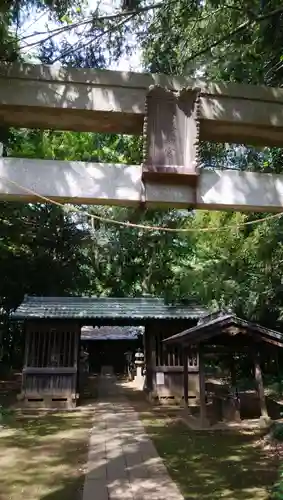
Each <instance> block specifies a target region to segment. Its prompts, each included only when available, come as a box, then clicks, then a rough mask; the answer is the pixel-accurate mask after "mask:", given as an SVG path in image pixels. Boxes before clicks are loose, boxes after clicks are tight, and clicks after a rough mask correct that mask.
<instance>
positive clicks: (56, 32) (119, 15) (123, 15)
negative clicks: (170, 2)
mask: <svg viewBox="0 0 283 500" xmlns="http://www.w3.org/2000/svg"><path fill="white" fill-rule="evenodd" d="M162 5H163V2H158V3H156V4H155V5H147V6H146V7H141V8H139V9H136V10H132V11H127V12H118V13H117V14H108V15H105V16H91V17H89V18H88V19H85V20H82V21H78V22H76V23H72V24H68V25H67V26H62V27H61V28H55V29H53V30H50V31H41V32H35V33H32V34H31V35H26V36H25V37H22V38H20V39H19V40H18V41H19V42H22V41H23V40H27V39H28V38H33V37H34V36H40V35H46V34H47V33H48V36H47V37H46V38H44V39H43V40H40V41H36V42H32V43H30V44H27V45H25V48H28V47H34V46H36V45H38V44H39V43H45V42H48V40H50V39H51V38H52V37H53V36H57V35H60V34H61V33H64V32H66V31H71V30H73V29H75V28H79V27H82V26H84V25H86V24H92V25H93V27H94V26H95V23H97V22H98V23H100V22H103V21H113V20H115V19H117V20H118V19H120V18H126V17H128V16H132V17H135V16H137V15H139V14H143V13H144V12H148V11H150V10H153V9H160V7H162Z"/></svg>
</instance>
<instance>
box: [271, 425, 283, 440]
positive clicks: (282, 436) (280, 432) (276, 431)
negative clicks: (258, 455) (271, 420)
mask: <svg viewBox="0 0 283 500" xmlns="http://www.w3.org/2000/svg"><path fill="white" fill-rule="evenodd" d="M271 436H272V438H273V439H276V441H283V423H282V422H276V423H275V424H274V425H273V426H272V429H271Z"/></svg>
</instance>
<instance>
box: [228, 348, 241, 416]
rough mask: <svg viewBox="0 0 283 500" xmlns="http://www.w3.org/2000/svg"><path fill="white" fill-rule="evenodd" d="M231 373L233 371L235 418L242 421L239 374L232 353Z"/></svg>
mask: <svg viewBox="0 0 283 500" xmlns="http://www.w3.org/2000/svg"><path fill="white" fill-rule="evenodd" d="M230 373H231V384H232V388H233V399H234V401H233V403H234V418H235V420H236V422H240V421H241V413H240V401H239V397H238V389H237V374H236V366H235V358H234V355H233V354H231V358H230Z"/></svg>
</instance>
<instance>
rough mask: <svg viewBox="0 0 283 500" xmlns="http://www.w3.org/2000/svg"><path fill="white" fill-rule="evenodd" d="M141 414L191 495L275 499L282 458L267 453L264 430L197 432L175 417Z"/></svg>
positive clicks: (172, 471) (235, 499) (216, 499)
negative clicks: (263, 445) (262, 442)
mask: <svg viewBox="0 0 283 500" xmlns="http://www.w3.org/2000/svg"><path fill="white" fill-rule="evenodd" d="M140 415H141V418H142V420H143V422H144V425H145V427H146V430H147V432H148V434H149V435H150V436H151V438H152V440H153V442H154V443H155V446H156V448H157V450H158V452H159V454H160V456H161V457H162V458H163V460H164V463H165V465H166V467H167V469H168V471H169V473H170V475H171V477H172V479H174V480H175V481H176V483H177V484H178V485H179V487H180V490H181V492H182V493H183V495H184V497H185V499H188V500H189V499H190V500H193V499H196V500H197V499H198V500H219V499H221V498H223V499H226V500H255V499H257V500H267V499H269V498H270V492H271V490H272V486H273V484H274V482H275V481H276V479H277V471H278V462H277V460H276V459H275V458H272V457H271V456H268V455H267V454H266V453H265V452H264V451H263V449H262V448H261V446H260V444H259V437H260V436H259V435H258V434H243V433H237V432H235V431H234V432H232V431H222V432H221V431H217V432H216V431H215V432H209V431H206V432H204V431H203V432H201V431H191V430H190V429H188V428H187V426H186V425H185V424H183V423H181V422H176V421H175V422H174V419H172V418H169V417H168V418H166V417H163V418H162V417H155V418H153V417H152V414H151V415H150V414H148V413H141V414H140Z"/></svg>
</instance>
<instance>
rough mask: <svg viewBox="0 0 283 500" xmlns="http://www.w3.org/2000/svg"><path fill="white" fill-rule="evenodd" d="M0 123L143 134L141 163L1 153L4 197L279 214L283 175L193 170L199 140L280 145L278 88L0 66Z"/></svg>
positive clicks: (282, 115)
mask: <svg viewBox="0 0 283 500" xmlns="http://www.w3.org/2000/svg"><path fill="white" fill-rule="evenodd" d="M152 86H153V89H152V88H151V87H152ZM0 119H1V121H2V124H3V125H7V126H16V127H25V128H33V127H37V128H42V129H48V128H49V129H50V128H53V129H59V130H73V131H90V132H112V133H113V132H115V133H126V134H142V133H143V134H144V159H143V164H142V165H140V166H134V165H133V166H126V165H104V164H93V163H89V164H86V163H80V162H58V161H56V160H54V161H48V160H41V161H39V160H22V159H15V158H0V199H4V200H9V199H12V200H23V201H35V200H36V199H37V198H36V196H34V193H32V192H31V191H29V190H33V191H34V192H35V193H37V194H39V195H42V196H47V197H49V198H52V199H54V200H57V201H60V202H63V203H65V202H69V203H89V204H105V205H109V204H113V205H123V206H138V205H139V204H140V202H143V203H146V204H147V205H148V206H151V207H156V206H163V207H194V208H203V209H210V210H221V209H224V210H227V209H232V210H243V211H247V210H254V211H260V210H262V211H275V212H276V211H282V210H283V175H273V174H261V173H252V172H239V171H225V170H224V171H223V170H222V171H220V170H213V171H207V170H203V171H199V169H198V167H199V154H198V152H199V144H200V141H201V140H208V141H216V142H231V143H245V144H259V145H264V146H265V145H266V146H272V145H277V146H283V89H275V88H269V87H256V86H247V85H239V84H226V83H213V84H206V83H200V82H193V81H192V80H190V79H188V78H184V77H182V78H181V77H180V78H179V77H169V76H165V75H151V74H139V73H121V72H115V71H101V70H91V69H62V68H60V69H58V68H54V67H48V66H42V65H37V66H32V65H27V64H12V65H11V64H4V65H3V64H2V65H0ZM11 181H12V182H11Z"/></svg>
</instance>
